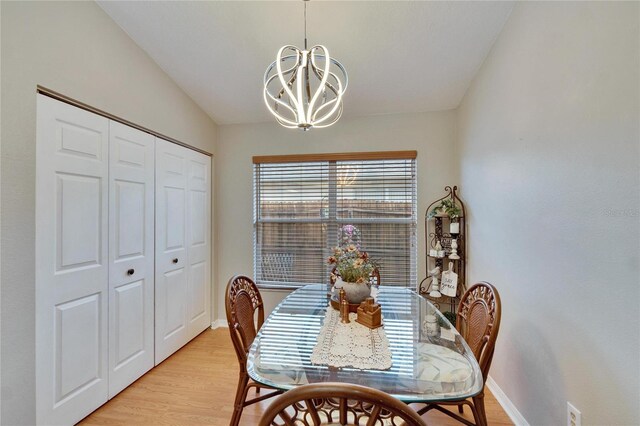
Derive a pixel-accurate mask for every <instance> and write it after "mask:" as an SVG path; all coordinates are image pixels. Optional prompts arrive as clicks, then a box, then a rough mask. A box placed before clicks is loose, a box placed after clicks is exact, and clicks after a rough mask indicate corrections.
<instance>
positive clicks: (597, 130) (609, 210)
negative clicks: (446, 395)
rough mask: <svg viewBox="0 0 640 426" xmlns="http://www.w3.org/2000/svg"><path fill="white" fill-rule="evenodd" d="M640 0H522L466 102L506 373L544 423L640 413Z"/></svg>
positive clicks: (467, 172) (463, 169) (476, 240)
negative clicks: (574, 414) (573, 416)
mask: <svg viewBox="0 0 640 426" xmlns="http://www.w3.org/2000/svg"><path fill="white" fill-rule="evenodd" d="M639 12H640V10H639V4H638V3H637V2H634V3H579V2H576V3H569V2H551V3H520V4H518V5H516V6H515V8H514V10H513V12H512V14H511V17H510V19H509V21H508V22H507V24H506V26H505V28H504V30H503V32H502V34H501V35H500V37H499V39H498V41H497V43H496V44H495V45H494V47H493V50H492V52H491V53H490V55H489V56H488V58H487V60H486V61H485V63H484V65H483V66H482V68H481V70H480V72H479V73H478V75H477V76H476V79H475V81H474V82H473V84H472V86H471V88H470V89H469V91H468V92H467V95H466V97H465V99H464V101H463V104H462V106H461V108H460V110H459V117H458V134H459V146H458V149H457V151H458V155H459V161H460V183H461V187H462V189H463V190H464V194H465V196H466V200H467V202H468V205H469V207H470V208H469V210H470V218H469V219H470V220H469V222H468V224H469V243H470V247H469V260H470V268H469V277H470V279H471V280H489V281H491V282H493V283H494V284H495V285H496V286H497V287H498V288H499V290H500V292H501V296H502V302H503V305H504V310H503V322H502V329H501V331H500V336H499V338H498V345H497V349H496V354H495V358H494V360H493V364H492V367H491V375H492V376H493V378H494V379H495V380H496V382H497V383H498V385H499V386H500V387H501V388H502V390H503V391H504V392H505V393H506V394H507V395H508V396H509V398H510V399H511V401H512V402H513V403H514V404H515V405H516V407H517V408H518V409H519V411H520V413H521V414H522V415H523V416H524V417H525V418H526V419H527V420H528V422H529V423H530V424H535V425H561V424H566V419H565V416H566V401H567V400H569V401H571V402H573V403H574V405H575V406H576V407H577V408H578V409H579V410H581V411H582V422H583V424H585V425H587V424H589V425H594V424H599V425H603V424H609V425H614V424H615V425H630V424H640V415H639V401H640V392H639V387H640V370H639V363H640V355H639V354H640V345H639V337H640V333H639V326H638V318H639V317H640V312H639V309H638V308H639V300H640V292H639V285H638V279H639V274H638V272H639V271H638V261H639V258H640V255H639V247H638V242H639V238H640V233H639V226H638V225H639V223H638V222H639V219H638V218H639V216H640V211H639V206H640V204H639V196H640V184H639V170H640V166H639V161H638V160H639V159H638V155H639V137H640V131H639V117H640V109H639V97H640V87H639V81H640V69H639V54H640V53H639V52H640V44H639V43H640V34H639V28H638V22H639V19H638V17H639Z"/></svg>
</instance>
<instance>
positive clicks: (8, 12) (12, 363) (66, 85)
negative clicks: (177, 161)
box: [0, 2, 216, 425]
mask: <svg viewBox="0 0 640 426" xmlns="http://www.w3.org/2000/svg"><path fill="white" fill-rule="evenodd" d="M0 7H1V15H2V18H1V19H2V23H1V38H2V42H1V43H2V44H1V54H2V58H1V59H2V63H1V64H2V65H1V66H2V69H1V73H2V77H1V78H2V79H1V84H2V101H1V102H2V104H1V108H2V117H1V119H2V131H1V134H0V136H1V140H2V147H1V151H0V164H1V171H2V172H1V179H2V192H1V203H2V212H1V221H2V226H1V233H2V242H1V250H2V262H1V265H0V266H1V271H2V273H1V291H2V303H1V312H2V330H1V333H2V353H1V355H2V357H1V359H2V361H1V375H2V391H1V397H2V418H1V419H0V423H2V424H7V425H9V424H11V425H14V424H34V423H35V376H34V372H33V369H34V363H35V352H34V349H35V348H34V342H35V330H34V319H35V318H34V315H35V314H34V308H35V304H34V288H35V287H34V241H35V236H34V230H33V228H34V221H35V218H34V208H35V199H34V192H35V180H34V178H35V127H36V85H37V84H41V85H44V86H46V87H49V88H51V89H54V90H56V91H59V92H62V93H64V94H66V95H68V96H71V97H73V98H76V99H78V100H81V101H83V102H85V103H88V104H90V105H92V106H95V107H97V108H100V109H103V110H105V111H108V112H111V113H113V114H115V115H118V116H121V117H123V118H126V119H128V120H130V121H132V122H134V123H138V124H141V125H143V126H145V127H148V128H150V129H153V130H156V131H159V132H161V133H163V134H166V135H167V136H171V137H174V138H176V139H179V140H182V141H184V142H186V143H189V144H191V145H194V146H197V147H199V148H202V149H204V150H207V151H209V152H213V151H214V148H215V138H216V125H215V124H214V123H213V122H212V121H211V120H210V119H209V117H208V116H206V115H205V114H204V112H202V111H201V110H200V109H199V108H198V107H197V105H196V104H195V103H194V102H192V101H191V99H190V98H188V97H187V96H186V95H185V94H184V93H183V92H182V91H181V90H180V88H179V87H178V86H176V84H175V83H174V82H173V81H172V80H171V79H169V77H168V76H167V75H166V74H165V73H164V72H163V71H162V70H161V69H160V68H159V67H158V66H157V65H156V64H155V63H154V62H153V61H152V60H151V59H150V58H149V57H148V56H147V55H146V54H145V53H144V52H143V51H142V50H141V49H140V48H138V46H137V45H135V44H134V43H133V41H131V39H130V38H129V37H128V36H127V35H126V34H125V33H124V32H123V31H122V30H120V28H119V27H117V26H116V24H115V23H114V22H113V21H112V20H111V19H110V18H109V17H108V16H107V15H106V14H105V13H104V12H103V11H102V10H101V9H100V8H99V7H98V6H97V5H96V4H95V3H93V2H75V3H73V4H72V3H66V2H50V3H47V2H42V3H40V2H33V3H32V2H15V3H14V2H2V3H1V6H0Z"/></svg>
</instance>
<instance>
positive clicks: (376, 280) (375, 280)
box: [329, 266, 380, 286]
mask: <svg viewBox="0 0 640 426" xmlns="http://www.w3.org/2000/svg"><path fill="white" fill-rule="evenodd" d="M336 276H338V272H337V268H336V267H335V266H334V267H333V269H331V274H330V275H329V282H330V283H331V285H334V284H335V283H336V280H335V278H334V277H336ZM369 280H370V282H371V284H372V285H377V286H379V285H380V271H379V270H378V268H375V269H374V270H373V272H371V277H370V278H369Z"/></svg>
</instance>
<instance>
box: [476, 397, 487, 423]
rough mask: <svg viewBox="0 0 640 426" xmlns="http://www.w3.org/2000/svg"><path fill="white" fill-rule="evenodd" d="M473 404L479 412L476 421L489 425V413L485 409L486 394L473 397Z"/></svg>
mask: <svg viewBox="0 0 640 426" xmlns="http://www.w3.org/2000/svg"><path fill="white" fill-rule="evenodd" d="M473 405H474V407H475V409H476V412H477V413H478V418H477V419H476V423H477V424H478V425H479V426H487V413H486V411H485V410H484V394H482V393H481V394H480V395H478V396H474V397H473Z"/></svg>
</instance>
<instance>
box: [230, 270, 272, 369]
mask: <svg viewBox="0 0 640 426" xmlns="http://www.w3.org/2000/svg"><path fill="white" fill-rule="evenodd" d="M225 308H226V311H227V323H228V325H229V333H230V335H231V341H232V342H233V347H234V348H235V350H236V355H237V356H238V361H239V362H240V369H241V370H242V369H243V368H245V367H246V363H247V355H248V354H249V349H250V348H251V344H252V343H253V340H254V339H255V338H256V335H257V334H258V330H260V327H262V323H263V322H264V306H263V304H262V296H260V291H259V290H258V287H257V286H256V283H254V282H253V280H252V279H251V278H249V277H246V276H244V275H236V276H234V277H232V278H231V279H230V280H229V283H228V284H227V292H226V295H225ZM256 311H258V318H257V324H256Z"/></svg>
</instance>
